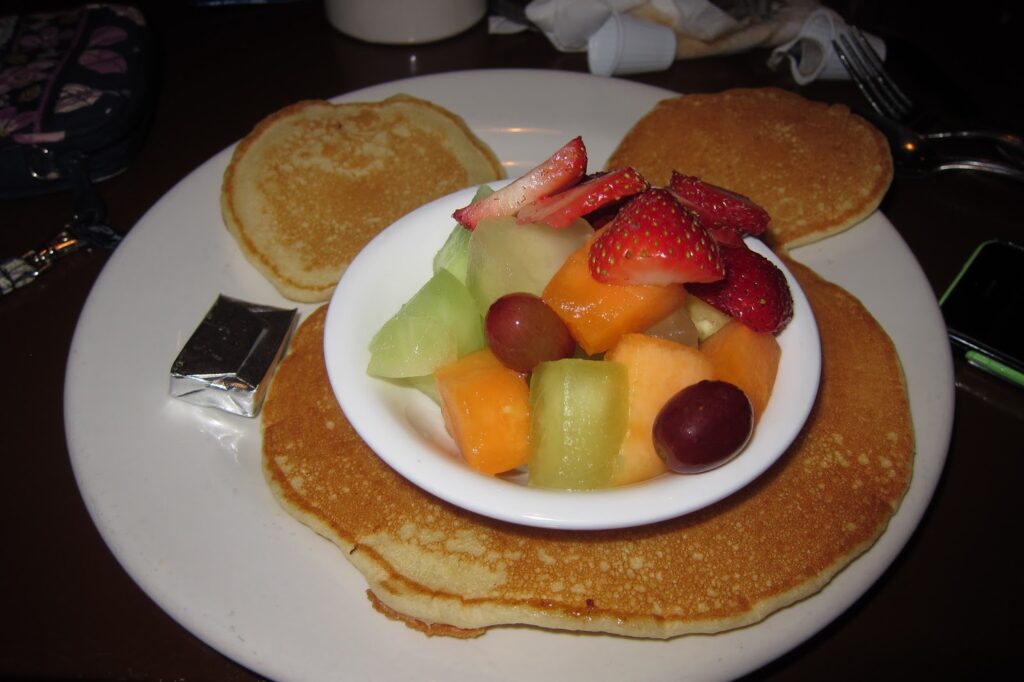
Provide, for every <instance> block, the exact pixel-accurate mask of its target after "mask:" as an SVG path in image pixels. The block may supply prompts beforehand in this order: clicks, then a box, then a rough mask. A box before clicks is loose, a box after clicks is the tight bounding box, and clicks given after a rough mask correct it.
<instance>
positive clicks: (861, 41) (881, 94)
mask: <svg viewBox="0 0 1024 682" xmlns="http://www.w3.org/2000/svg"><path fill="white" fill-rule="evenodd" d="M832 46H833V48H834V49H835V51H836V55H837V56H838V57H839V61H841V62H842V63H843V66H845V67H846V70H847V71H848V72H849V73H850V76H851V77H852V78H853V80H854V82H855V83H856V84H857V87H858V88H859V89H860V91H861V93H862V94H863V95H864V98H865V99H867V101H868V103H869V104H870V105H871V108H872V109H874V110H875V112H876V113H877V114H878V116H880V117H882V119H884V120H885V121H891V122H893V123H894V124H897V126H898V127H896V133H895V134H896V137H897V139H896V142H897V143H898V145H899V148H898V149H897V148H896V147H895V146H894V149H893V154H894V155H903V156H904V157H905V160H906V161H908V162H909V160H910V159H911V158H914V159H918V162H917V163H916V164H915V165H914V166H913V168H914V169H915V173H914V174H915V175H921V174H922V171H923V170H924V169H923V168H922V166H921V163H922V162H921V161H920V159H921V158H922V157H926V158H932V157H935V156H936V155H937V154H938V152H939V151H940V150H939V145H940V144H942V143H946V142H956V141H964V140H980V141H985V142H991V143H994V144H995V145H997V148H998V151H999V152H1000V153H1001V155H1002V156H1003V157H1005V158H1006V159H1008V160H1009V161H1011V162H1013V163H1015V164H1017V165H1020V166H1021V167H1022V168H1024V139H1022V138H1021V137H1020V136H1018V135H1014V134H1012V133H1003V132H999V131H994V130H954V131H940V132H931V133H917V132H914V131H912V130H911V129H909V128H908V127H907V126H906V125H905V124H906V123H907V122H909V121H910V120H911V118H912V116H913V114H914V112H915V106H914V102H913V100H912V99H910V97H909V96H908V95H907V94H906V93H905V92H904V91H903V89H902V88H900V86H899V85H898V84H897V83H896V81H895V80H893V78H892V77H891V76H890V75H889V73H888V72H887V71H886V70H885V66H884V65H883V64H882V60H881V58H880V57H879V56H878V53H876V52H875V50H874V48H873V47H872V46H871V44H870V43H869V42H868V41H867V40H866V39H865V38H864V34H863V33H861V31H860V30H859V29H857V28H855V27H850V28H849V29H848V30H846V31H843V32H842V33H840V34H839V36H837V37H836V39H835V40H833V41H832ZM876 123H877V121H876ZM880 127H881V126H880ZM891 127H892V126H891ZM887 134H888V132H887ZM890 137H891V136H890ZM907 145H909V147H908V146H907ZM908 167H909V166H908ZM946 170H980V171H984V172H993V173H997V174H999V175H1004V176H1006V177H1011V178H1014V179H1019V178H1017V176H1018V175H1019V171H1015V170H1014V169H1013V167H1011V166H1007V164H1005V163H1001V162H1000V161H996V160H989V159H975V158H969V157H964V156H949V157H944V158H943V160H942V162H941V163H939V162H938V161H937V160H936V161H933V162H932V164H931V167H930V168H929V169H928V173H927V174H931V173H935V172H940V171H946Z"/></svg>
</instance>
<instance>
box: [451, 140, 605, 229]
mask: <svg viewBox="0 0 1024 682" xmlns="http://www.w3.org/2000/svg"><path fill="white" fill-rule="evenodd" d="M586 172H587V148H586V147H584V146H583V138H582V137H575V138H573V139H572V140H569V142H567V143H566V144H565V145H564V146H563V147H562V148H561V149H559V150H558V151H557V152H555V153H554V154H552V155H551V157H550V158H549V159H548V160H547V161H544V162H543V163H541V164H540V165H538V166H537V167H535V168H533V169H531V170H529V171H527V172H526V173H525V174H524V175H522V176H521V177H519V178H518V179H516V180H514V181H512V182H511V183H509V184H507V185H505V186H504V187H502V188H501V189H499V190H497V191H496V192H494V193H493V194H491V195H489V196H487V197H484V198H483V199H478V200H477V201H474V202H473V203H472V204H470V205H469V206H464V207H463V208H460V209H458V210H457V211H455V213H453V214H452V215H453V217H454V218H455V220H457V221H458V222H459V223H461V224H462V225H464V226H466V227H467V228H469V229H470V230H472V229H474V228H475V227H476V225H477V223H479V222H480V221H481V220H483V219H484V218H495V217H499V216H508V215H515V214H516V212H517V211H518V210H519V209H520V208H522V207H523V206H525V205H526V204H529V203H530V202H532V201H535V200H536V199H539V198H540V197H544V196H547V195H549V194H554V193H555V192H557V191H559V190H561V189H564V188H566V187H569V186H571V185H574V184H576V183H577V182H579V181H580V179H581V178H582V177H583V176H584V174H585V173H586Z"/></svg>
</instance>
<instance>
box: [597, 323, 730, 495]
mask: <svg viewBox="0 0 1024 682" xmlns="http://www.w3.org/2000/svg"><path fill="white" fill-rule="evenodd" d="M604 359H605V360H606V361H609V360H610V361H613V362H619V363H621V364H623V365H625V366H626V372H627V375H628V379H629V397H628V401H629V421H628V423H627V427H626V435H625V437H624V438H623V440H622V445H621V447H620V448H619V455H618V457H617V458H616V461H615V468H614V473H613V474H612V481H611V483H612V485H625V484H627V483H635V482H637V481H642V480H644V479H647V478H651V477H653V476H657V475H658V474H660V473H662V472H664V471H665V464H664V462H662V460H661V458H660V457H658V453H657V451H656V450H655V449H654V439H653V437H652V435H651V434H652V430H653V428H654V419H655V417H657V416H658V412H660V411H661V408H662V407H663V406H664V405H665V403H666V402H668V400H669V398H671V397H672V396H674V395H675V394H676V393H678V392H679V391H681V390H683V389H684V388H686V387H687V386H690V385H691V384H695V383H697V382H698V381H703V380H705V379H710V378H711V377H712V373H713V371H714V367H713V365H712V364H711V361H710V360H709V359H708V358H707V357H705V355H704V353H702V352H701V351H699V350H697V349H696V348H694V347H692V346H685V345H683V344H681V343H676V342H675V341H668V340H666V339H661V338H657V337H654V336H648V335H646V334H625V335H623V336H622V338H621V339H619V342H618V343H617V344H616V345H615V347H614V348H612V349H611V350H610V351H608V353H607V354H605V356H604Z"/></svg>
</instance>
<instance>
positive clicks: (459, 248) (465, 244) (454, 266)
mask: <svg viewBox="0 0 1024 682" xmlns="http://www.w3.org/2000/svg"><path fill="white" fill-rule="evenodd" d="M490 194H494V190H492V189H491V188H490V187H488V186H487V185H480V187H479V188H477V190H476V195H474V197H473V201H477V200H478V199H483V198H484V197H486V196H488V195H490ZM471 234H472V233H471V232H470V231H469V230H468V229H466V228H465V227H463V226H462V225H459V224H458V223H456V224H455V228H454V229H453V230H452V231H451V234H449V235H448V239H447V240H446V241H445V243H444V246H442V247H441V249H440V250H439V251H438V252H437V253H436V254H434V274H437V271H438V270H447V271H448V272H450V273H452V274H453V275H455V279H457V280H459V281H460V282H463V283H465V281H466V270H467V268H468V267H469V238H470V235H471Z"/></svg>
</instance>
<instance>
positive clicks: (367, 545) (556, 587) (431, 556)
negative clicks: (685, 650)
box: [263, 262, 914, 638]
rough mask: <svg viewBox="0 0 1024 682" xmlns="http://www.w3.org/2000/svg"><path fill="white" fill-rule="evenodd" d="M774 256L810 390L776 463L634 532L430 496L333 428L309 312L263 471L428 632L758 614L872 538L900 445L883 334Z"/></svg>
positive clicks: (695, 625) (394, 610)
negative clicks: (511, 520) (547, 523)
mask: <svg viewBox="0 0 1024 682" xmlns="http://www.w3.org/2000/svg"><path fill="white" fill-rule="evenodd" d="M788 265H789V267H790V268H791V269H792V270H793V272H794V273H795V274H796V276H797V278H798V280H799V281H800V284H801V285H802V287H803V288H804V290H805V291H806V293H807V296H808V298H809V299H810V302H811V305H812V307H813V309H814V313H815V315H816V316H817V320H818V323H819V326H820V330H821V342H822V353H823V372H822V379H821V389H820V393H819V395H818V399H817V402H816V405H815V407H814V409H813V412H812V414H811V417H810V419H809V421H808V423H807V425H806V427H805V428H804V430H803V431H802V433H801V435H800V436H799V437H798V439H797V440H796V442H795V443H794V444H793V446H792V447H791V448H790V449H789V450H788V451H787V452H786V453H785V454H784V455H783V457H782V458H781V459H780V460H779V462H778V463H777V464H776V465H775V466H774V467H773V468H772V469H770V470H769V471H768V472H767V473H766V474H764V475H763V476H762V477H760V478H759V479H758V480H757V481H755V482H754V483H753V484H751V485H749V486H747V487H746V488H744V489H743V490H741V491H740V492H738V493H736V494H735V495H733V496H731V497H729V498H727V499H726V500H723V501H722V502H720V503H718V504H716V505H714V506H711V507H708V508H706V509H703V510H701V511H699V512H696V513H693V514H690V515H687V516H684V517H681V518H678V519H674V520H670V521H665V522H662V523H658V524H655V525H650V526H644V527H640V528H634V529H623V530H613V531H599V532H593V531H590V532H570V531H557V530H550V529H538V528H529V527H524V526H516V525H513V524H507V523H504V522H500V521H495V520H492V519H489V518H485V517H481V516H477V515H474V514H472V513H470V512H467V511H464V510H462V509H459V508H457V507H454V506H452V505H450V504H448V503H446V502H444V501H442V500H439V499H437V498H435V497H432V496H431V495H429V494H427V493H425V492H424V491H422V490H420V489H419V488H417V487H415V486H414V485H412V484H411V483H409V482H407V481H406V480H405V479H403V478H402V477H400V476H399V475H398V474H396V473H395V472H394V471H393V470H392V469H390V468H389V467H388V466H387V465H385V464H384V463H383V462H382V461H381V460H380V459H379V458H378V457H377V456H376V455H374V453H373V452H372V451H371V450H370V449H369V448H368V447H367V446H366V445H365V444H364V443H363V442H362V441H361V440H360V439H359V437H358V436H357V435H356V433H355V432H354V431H353V429H352V427H351V426H350V425H349V424H348V422H347V421H346V420H345V416H344V414H343V413H342V412H341V410H340V408H339V407H338V405H337V403H336V401H335V399H334V395H333V394H332V392H331V389H330V386H329V384H328V380H327V374H326V370H325V368H324V361H323V350H322V349H323V323H324V308H320V309H319V310H317V311H316V312H315V313H314V314H313V315H312V316H311V317H310V318H309V319H308V320H307V321H305V322H304V324H303V325H302V326H301V328H300V329H299V330H298V332H297V334H296V337H295V339H294V341H293V343H292V347H291V350H290V353H289V355H288V356H287V357H286V358H285V360H284V361H283V363H282V365H281V367H280V368H279V370H278V374H277V376H276V378H275V379H274V381H273V384H272V386H271V388H270V394H269V397H268V398H267V402H266V405H265V407H264V412H263V428H264V431H263V466H264V473H265V476H266V479H267V481H268V483H269V485H270V487H271V489H272V490H273V492H274V495H275V497H276V498H277V499H278V500H279V502H280V503H281V504H282V505H283V506H284V508H285V509H287V510H288V511H289V512H290V513H292V514H293V515H294V516H295V517H296V518H298V519H299V520H301V521H302V522H304V523H306V524H308V525H309V526H310V527H312V528H313V529H314V530H316V531H317V532H318V533H320V534H322V535H323V536H324V537H326V538H328V539H329V540H331V541H332V542H334V543H335V544H336V545H337V546H338V547H339V548H340V549H341V552H342V555H343V556H344V557H346V558H347V559H348V560H349V561H351V562H352V563H353V564H354V565H355V566H356V568H358V569H359V571H361V572H362V574H363V575H364V576H365V578H366V581H367V583H368V587H369V591H370V595H371V600H372V601H373V602H374V604H375V606H376V607H377V608H378V610H380V611H381V612H382V613H385V614H386V615H388V616H390V617H393V618H399V619H401V620H403V621H405V622H406V623H407V624H408V625H410V626H411V627H415V628H417V629H419V630H421V631H423V632H425V633H427V634H441V635H452V636H462V637H472V636H477V635H480V634H482V633H484V632H486V630H487V629H488V628H491V627H495V626H500V625H514V624H526V625H531V626H536V627H541V628H552V629H559V630H573V631H589V632H606V633H612V634H616V635H624V636H629V637H645V638H670V637H675V636H678V635H684V634H687V633H712V632H719V631H723V630H727V629H730V628H736V627H740V626H743V625H747V624H750V623H755V622H757V621H760V620H762V619H764V618H765V617H767V616H768V615H769V614H771V613H773V612H774V611H776V610H778V609H780V608H783V607H785V606H787V605H789V604H792V603H794V602H796V601H798V600H800V599H803V598H805V597H807V596H809V595H811V594H814V593H815V592H817V591H818V590H820V589H821V588H822V587H823V586H824V585H825V584H826V583H827V582H828V581H829V580H830V579H831V578H832V577H833V576H834V575H836V573H838V572H839V571H840V570H842V569H843V567H845V566H846V565H848V564H849V563H850V562H851V561H853V560H854V559H855V558H856V557H857V556H858V555H860V554H861V553H862V552H864V551H865V550H866V549H867V548H868V547H870V546H871V545H872V543H873V542H874V541H875V540H876V539H877V538H878V536H879V535H880V534H881V533H882V532H883V531H884V529H885V528H886V526H887V524H888V522H889V519H890V517H891V516H892V514H893V513H894V512H895V511H896V509H897V508H898V506H899V504H900V501H901V500H902V497H903V495H904V492H905V491H906V489H907V486H908V485H909V481H910V478H911V472H912V465H913V453H914V440H913V433H912V427H911V421H910V412H909V404H908V398H907V393H906V389H905V387H904V384H903V375H902V369H901V366H900V362H899V359H898V357H897V354H896V350H895V348H894V346H893V344H892V342H891V340H890V339H889V337H888V336H887V335H886V334H885V332H884V331H883V330H882V329H881V327H880V326H879V325H878V323H877V322H876V321H875V320H874V318H872V317H871V315H870V314H869V313H868V312H867V310H865V308H864V307H863V306H862V305H861V304H860V303H859V302H858V301H857V300H856V299H855V298H854V297H853V296H851V295H850V294H848V293H847V292H846V291H844V290H843V289H841V288H840V287H838V286H836V285H834V284H831V283H828V282H826V281H824V280H823V279H821V278H820V277H818V276H817V275H815V274H814V273H813V272H811V271H810V270H809V269H807V268H805V267H803V266H801V265H799V264H797V263H794V262H789V263H788ZM741 456H742V455H741Z"/></svg>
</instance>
